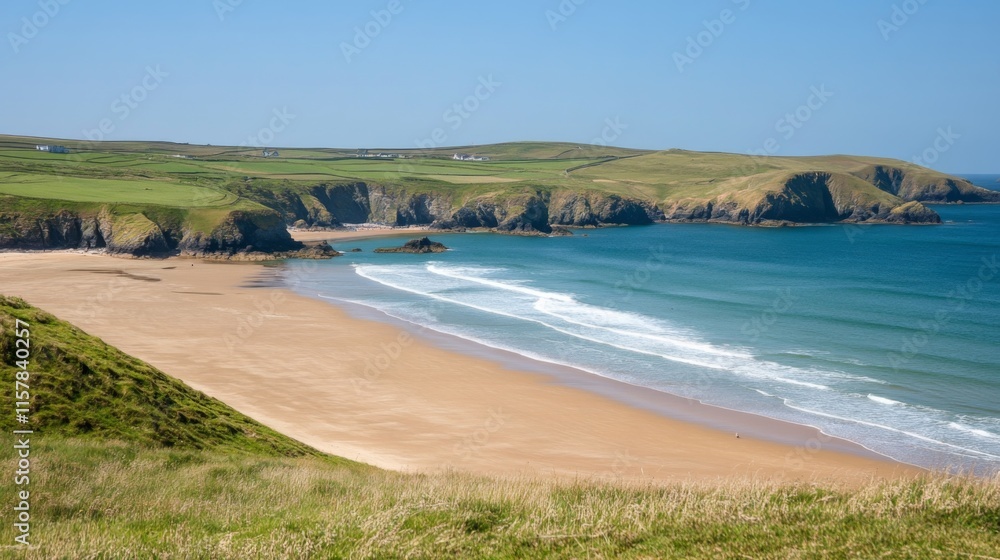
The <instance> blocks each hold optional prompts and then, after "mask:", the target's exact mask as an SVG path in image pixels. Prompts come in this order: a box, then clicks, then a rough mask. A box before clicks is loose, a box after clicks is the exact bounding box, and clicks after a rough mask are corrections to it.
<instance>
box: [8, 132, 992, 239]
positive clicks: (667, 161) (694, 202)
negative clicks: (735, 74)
mask: <svg viewBox="0 0 1000 560" xmlns="http://www.w3.org/2000/svg"><path fill="white" fill-rule="evenodd" d="M36 144H60V145H65V146H66V147H68V148H69V152H70V153H67V154H58V153H50V152H40V151H37V150H35V149H34V147H35V145H36ZM455 152H460V153H467V154H471V155H475V156H477V157H487V158H489V160H488V161H460V160H454V159H452V155H453V154H454V153H455ZM360 155H362V154H361V153H359V152H358V151H357V150H338V149H318V148H316V149H282V150H281V151H280V156H279V157H267V158H265V157H263V154H262V153H261V151H260V150H257V149H252V148H237V147H216V146H191V145H187V144H170V143H164V142H97V143H92V142H79V141H67V140H50V139H37V138H26V137H14V136H0V247H5V248H56V247H75V246H84V247H91V246H106V247H108V248H109V250H112V251H113V252H125V253H133V254H140V253H157V252H160V253H162V252H170V251H178V250H179V251H186V252H193V253H198V252H219V251H228V252H233V251H241V250H247V249H248V248H249V247H253V248H255V249H263V250H272V251H277V250H281V251H284V250H289V249H290V248H292V246H293V245H294V243H292V242H291V240H290V239H289V238H288V237H287V234H286V233H285V232H284V231H283V229H282V228H281V227H279V226H285V225H296V226H299V227H314V226H315V227H335V226H338V225H341V224H344V223H362V222H378V223H382V224H387V225H431V224H434V225H435V226H437V227H442V228H487V229H493V230H496V231H501V232H515V233H536V234H537V233H548V232H549V231H551V228H552V227H554V226H600V225H605V224H646V223H652V222H654V221H659V220H670V221H712V222H725V223H736V224H743V225H761V224H763V225H767V224H779V223H816V222H868V223H880V222H886V223H936V222H937V221H939V218H938V217H937V215H936V214H935V213H934V212H933V210H930V209H929V208H926V207H924V206H923V204H922V203H925V202H926V203H946V202H1000V193H995V192H993V191H988V190H985V189H981V188H978V187H975V186H973V185H972V184H970V183H969V182H968V181H965V180H963V179H960V178H957V177H952V176H949V175H945V174H942V173H938V172H936V171H933V170H930V169H926V168H922V167H919V166H917V165H914V164H911V163H907V162H902V161H897V160H890V159H883V158H871V157H855V156H826V157H752V156H746V155H738V154H723V153H699V152H689V151H683V150H667V151H646V150H629V149H621V148H610V147H601V146H584V145H575V144H566V143H544V142H518V143H507V144H495V145H487V146H466V147H459V148H440V149H433V150H386V151H385V152H384V153H383V152H380V151H378V150H368V152H367V153H366V154H364V155H366V157H359V156H360ZM164 209H168V210H169V211H170V212H172V213H173V214H175V215H177V216H178V218H177V219H175V220H174V221H173V222H170V223H163V222H161V221H159V220H158V219H156V218H155V217H154V216H152V215H151V214H154V213H157V212H160V213H162V212H163V211H164ZM122 214H142V215H143V216H145V217H146V218H148V219H149V221H150V222H151V223H152V224H153V225H155V226H156V227H155V228H151V227H146V228H144V229H142V230H141V231H140V232H139V235H138V237H136V236H135V235H133V236H132V238H131V239H129V240H128V242H121V238H120V237H119V236H118V234H117V233H116V231H115V229H114V228H113V227H111V225H110V224H111V222H110V221H109V220H108V219H101V216H117V215H122ZM247 216H254V219H247V218H246V217H247ZM133 221H134V220H133Z"/></svg>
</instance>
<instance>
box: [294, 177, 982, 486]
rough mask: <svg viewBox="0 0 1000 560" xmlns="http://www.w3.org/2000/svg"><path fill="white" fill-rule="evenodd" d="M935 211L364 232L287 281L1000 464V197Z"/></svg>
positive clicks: (562, 359) (952, 458)
mask: <svg viewBox="0 0 1000 560" xmlns="http://www.w3.org/2000/svg"><path fill="white" fill-rule="evenodd" d="M970 178H971V179H972V180H973V181H974V182H976V183H977V184H979V185H981V186H985V187H988V188H997V183H996V180H997V176H974V177H970ZM934 209H935V210H937V211H938V213H939V214H941V217H942V219H943V220H944V221H945V223H944V224H942V225H940V226H912V227H905V226H856V225H844V226H841V225H837V226H817V227H789V228H741V227H733V226H725V225H714V224H676V225H674V224H668V225H655V226H648V227H631V228H608V229H600V230H579V231H577V232H576V235H575V236H573V237H558V238H523V237H509V236H497V235H490V234H440V235H433V236H432V238H433V239H435V240H439V241H442V242H444V243H445V244H446V245H448V246H449V247H450V248H451V249H452V250H451V251H449V252H447V253H443V254H436V255H408V254H374V253H372V250H373V249H374V248H376V247H381V246H392V245H398V244H400V243H401V242H402V241H403V239H385V238H382V239H372V240H359V241H345V242H338V243H334V247H335V248H338V249H341V250H344V249H349V248H352V247H359V248H361V249H363V252H361V253H347V254H345V256H343V257H340V258H337V259H334V260H332V261H327V262H322V263H319V264H318V265H315V266H314V265H310V268H309V270H306V269H305V266H306V265H305V264H304V263H296V262H293V263H291V264H290V266H289V268H288V269H287V271H286V277H287V278H289V281H288V283H289V286H290V287H292V288H294V289H295V290H297V291H299V292H300V293H302V294H304V295H308V296H311V297H320V298H323V299H326V300H327V301H330V302H331V304H343V303H352V304H357V305H361V306H364V307H366V308H369V309H372V310H375V311H377V312H379V313H382V314H384V316H385V317H387V318H391V319H392V320H397V321H405V322H407V323H410V324H413V325H418V326H420V327H425V328H427V329H430V330H432V331H436V332H440V333H445V334H447V335H451V336H455V337H459V338H462V339H465V340H468V341H470V342H471V343H475V344H482V345H486V346H488V347H491V348H495V349H500V350H504V351H508V352H512V353H515V354H517V355H520V356H524V357H526V358H528V359H533V360H537V361H538V362H539V363H541V364H559V365H565V366H571V367H574V368H578V369H581V370H584V371H586V372H590V373H592V374H596V375H600V376H604V377H608V378H611V379H616V380H620V381H624V382H627V383H630V384H633V385H637V386H640V387H648V388H651V389H656V390H659V391H663V392H667V393H671V394H674V395H679V396H683V397H689V398H694V399H697V400H700V401H702V402H705V403H708V404H713V405H717V406H721V407H725V408H730V409H734V410H739V411H745V412H750V413H754V414H759V415H763V416H767V417H771V418H776V419H780V420H786V421H790V422H794V423H799V424H806V425H810V426H815V427H818V428H820V429H822V430H823V431H824V432H825V433H827V434H830V435H833V436H837V437H841V438H845V439H848V440H850V441H853V442H856V443H858V444H860V445H862V446H864V447H867V448H869V449H871V450H873V451H875V452H878V453H881V454H884V455H887V456H889V457H891V458H893V459H897V460H900V461H904V462H907V463H912V464H916V465H920V466H924V467H931V468H952V469H963V470H974V471H976V472H978V473H982V474H986V473H992V472H997V471H1000V351H998V348H1000V271H998V270H997V265H996V263H997V258H998V256H1000V206H987V205H964V206H935V207H934ZM292 279H294V280H292ZM637 429H641V428H637Z"/></svg>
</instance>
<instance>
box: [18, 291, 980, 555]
mask: <svg viewBox="0 0 1000 560" xmlns="http://www.w3.org/2000/svg"><path fill="white" fill-rule="evenodd" d="M15 319H21V320H22V321H28V322H29V323H30V324H31V341H32V354H33V357H32V360H33V362H32V363H33V375H32V379H33V381H32V383H33V387H32V390H33V393H34V399H35V400H34V406H33V408H34V412H33V418H34V422H35V423H34V424H33V425H32V426H33V428H34V429H35V430H36V434H35V435H34V436H32V438H33V439H32V496H33V500H34V501H33V503H32V519H33V526H32V541H33V542H34V547H33V548H30V549H18V548H13V547H10V548H5V549H0V550H3V552H2V553H0V554H2V555H3V556H5V557H16V558H55V557H109V558H110V557H158V558H275V557H282V558H307V557H329V558H342V557H380V558H403V557H406V558H454V557H461V558H482V557H491V558H536V557H556V558H578V557H623V558H744V557H752V558H790V557H792V558H848V557H861V558H870V557H880V558H914V557H945V558H989V557H994V556H995V553H996V550H998V549H1000V480H992V481H990V480H973V479H965V478H945V477H928V478H925V479H922V480H909V481H907V480H896V481H872V482H870V483H868V484H864V485H862V486H860V487H857V486H838V485H834V484H832V483H826V482H823V481H815V482H813V483H811V484H777V483H768V482H759V481H752V480H737V479H731V480H720V481H719V482H718V483H717V484H711V483H699V484H671V485H666V486H663V485H653V484H642V483H634V482H633V483H625V482H620V481H616V480H577V481H569V482H567V481H554V480H549V481H547V480H537V479H510V478H486V477H477V476H471V475H465V474H461V473H451V474H442V475H430V476H425V475H413V474H404V473H396V472H389V471H382V470H378V469H374V468H371V467H367V466H365V465H360V464H357V463H353V462H350V461H346V460H342V459H338V458H335V457H330V456H326V455H321V454H319V453H317V452H315V451H313V450H311V449H310V448H308V447H306V446H304V445H302V444H299V443H297V442H295V441H293V440H290V439H288V438H285V437H283V436H281V435H280V434H277V433H275V432H273V431H271V430H268V429H267V428H265V427H263V426H261V425H259V424H257V423H256V422H254V421H252V420H250V419H248V418H246V417H244V416H242V415H240V414H239V413H237V412H236V411H233V410H232V409H230V408H228V407H226V406H225V405H224V404H222V403H220V402H218V401H215V400H214V399H210V398H208V397H206V396H204V395H202V394H200V393H197V392H195V391H192V390H191V389H190V388H188V387H187V386H185V385H184V384H182V383H180V382H178V381H176V380H174V379H172V378H170V377H169V376H167V375H165V374H163V373H162V372H159V371H157V370H155V369H154V368H152V367H150V366H148V365H147V364H144V363H142V362H141V361H139V360H136V359H134V358H132V357H130V356H127V355H125V354H123V353H121V352H119V351H118V350H116V349H114V348H112V347H110V346H108V345H106V344H104V343H103V342H101V341H100V340H98V339H95V338H93V337H90V336H88V335H86V334H85V333H83V332H81V331H79V330H78V329H76V328H74V327H72V326H71V325H69V324H67V323H65V322H62V321H60V320H58V319H56V318H55V317H52V316H51V315H49V314H47V313H45V312H44V311H41V310H38V309H36V308H33V307H31V306H29V305H27V304H26V303H24V302H23V301H21V300H18V299H15V298H0V355H2V360H0V382H2V383H4V384H5V385H6V386H8V387H10V386H12V385H13V377H14V371H15V368H14V366H13V363H14V361H15V359H14V357H13V352H12V347H13V343H12V332H13V330H12V324H13V323H14V321H15ZM8 402H9V401H8ZM0 418H2V420H0V427H2V428H3V429H4V430H5V431H6V432H7V433H9V432H10V429H12V428H13V426H14V424H13V419H12V418H10V417H9V415H4V416H3V417H0ZM0 457H2V462H3V463H4V464H7V465H13V464H14V463H13V462H14V450H13V449H12V448H11V446H9V445H8V446H4V447H3V448H2V450H0ZM4 488H5V489H11V487H10V486H5V487H4ZM3 501H4V506H5V507H4V509H5V511H7V512H10V511H12V510H11V506H12V503H11V502H12V501H13V497H12V495H11V494H10V493H8V492H4V496H3ZM0 538H3V539H4V541H5V542H4V545H7V544H8V543H11V542H12V539H13V531H12V528H11V526H10V524H7V523H5V524H3V529H0Z"/></svg>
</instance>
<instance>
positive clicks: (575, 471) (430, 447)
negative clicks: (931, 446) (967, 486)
mask: <svg viewBox="0 0 1000 560" xmlns="http://www.w3.org/2000/svg"><path fill="white" fill-rule="evenodd" d="M310 233H322V234H324V235H329V234H332V233H340V232H310ZM343 233H344V234H345V235H342V236H339V237H337V238H338V239H345V238H350V237H367V236H369V234H371V233H372V232H367V231H365V232H343ZM347 233H350V234H353V235H350V236H349V235H346V234H347ZM410 233H417V232H411V231H405V232H400V231H399V230H395V231H393V232H392V234H394V235H400V234H403V235H406V234H410ZM297 237H300V238H301V236H297ZM325 238H331V239H332V238H333V237H325ZM277 273H278V269H276V268H273V267H264V266H261V265H256V264H222V263H209V262H205V261H202V260H193V259H184V258H171V259H167V260H148V259H140V260H136V259H121V258H113V257H109V256H105V255H99V254H83V253H78V252H52V253H0V293H3V294H4V295H9V296H18V297H22V298H24V299H25V300H27V301H29V302H30V303H32V304H34V305H36V306H39V307H41V308H42V309H45V310H46V311H49V312H51V313H53V314H55V315H57V316H58V317H60V318H61V319H64V320H67V321H70V322H72V323H74V324H75V325H77V326H79V327H80V328H82V329H84V330H85V331H87V332H88V333H90V334H93V335H96V336H98V337H100V338H102V339H104V340H105V341H106V342H108V343H109V344H112V345H115V346H117V347H118V348H120V349H121V350H123V351H125V352H127V353H129V354H132V355H134V356H136V357H138V358H140V359H142V360H145V361H147V362H149V363H150V364H152V365H153V366H155V367H157V368H159V369H161V370H163V371H164V372H166V373H168V374H170V375H172V376H174V377H176V378H178V379H181V380H182V381H184V382H185V383H187V384H188V385H190V386H192V387H194V388H196V389H198V390H201V391H203V392H205V393H207V394H209V395H211V396H213V397H216V398H218V399H220V400H222V401H224V402H226V403H227V404H229V405H231V406H233V407H234V408H236V409H237V410H239V411H241V412H243V413H245V414H247V415H249V416H251V417H253V418H255V419H256V420H258V421H260V422H262V423H264V424H266V425H268V426H271V427H273V428H275V429H277V430H279V431H281V432H283V433H285V434H288V435H290V436H292V437H294V438H296V439H298V440H300V441H303V442H305V443H307V444H309V445H312V446H314V447H316V448H317V449H320V450H322V451H325V452H329V453H332V454H335V455H340V456H343V457H347V458H350V459H354V460H358V461H363V462H365V463H370V464H373V465H376V466H379V467H383V468H389V469H398V470H406V471H419V472H429V471H435V470H438V469H442V468H454V469H457V470H461V471H468V472H474V473H489V474H505V475H512V474H520V475H525V474H526V475H531V476H552V475H557V476H570V477H580V478H587V479H594V478H604V479H616V478H630V479H648V480H653V481H671V480H714V479H717V478H719V477H731V476H755V477H766V478H782V479H795V480H836V481H843V482H848V483H850V482H857V481H862V480H867V479H870V478H871V477H873V476H909V475H913V474H915V473H917V472H919V471H918V470H917V469H914V468H910V467H906V466H903V465H900V464H898V463H893V462H889V461H885V460H880V459H878V458H875V457H871V456H869V457H866V456H863V455H862V454H860V453H850V452H844V451H842V450H843V449H845V448H846V449H849V448H850V447H851V445H850V444H849V443H846V442H835V441H831V440H830V439H829V438H827V437H825V436H823V435H821V434H819V433H818V432H817V431H816V430H813V429H810V428H806V427H801V426H794V425H783V426H782V425H781V423H778V422H773V421H769V420H766V419H763V418H758V417H752V416H749V415H739V414H735V413H732V414H735V416H732V417H730V418H724V417H720V420H719V424H720V425H731V424H733V423H736V425H745V426H746V428H747V429H746V430H741V432H744V433H741V437H740V438H736V437H735V434H734V433H733V432H731V431H724V430H719V429H713V428H710V427H706V426H705V425H702V424H696V423H691V422H686V421H680V420H677V419H673V418H668V417H666V416H664V415H662V414H657V413H654V412H652V411H650V410H649V408H648V407H646V406H644V404H643V403H644V402H652V401H653V400H657V399H660V398H661V397H662V394H658V393H657V394H651V393H654V392H652V391H647V390H641V389H636V388H631V389H623V390H622V391H623V392H622V395H623V397H622V398H611V397H609V396H606V395H602V394H598V393H595V392H593V391H590V390H586V389H585V387H586V385H587V381H586V379H582V380H581V381H580V382H579V383H576V384H574V383H572V382H570V381H567V380H572V379H578V380H579V379H581V378H580V377H579V376H578V375H577V373H574V372H559V371H552V372H551V374H546V373H544V372H540V371H518V370H515V369H512V368H511V367H508V366H509V364H503V363H501V362H499V361H495V360H490V359H487V358H485V357H476V356H470V355H466V354H462V353H456V352H451V351H446V350H443V349H441V348H440V347H439V346H438V345H435V344H432V343H431V342H430V339H428V338H427V337H424V336H422V335H421V334H420V333H415V332H408V331H406V330H402V329H400V328H396V327H394V326H392V325H388V324H385V323H382V322H377V321H369V320H363V319H358V318H356V317H353V316H352V315H351V314H349V313H347V312H345V311H344V310H342V309H339V308H337V307H334V306H332V305H328V304H324V303H322V302H318V301H315V300H313V299H310V298H307V297H303V296H300V295H297V294H295V293H293V292H291V291H289V290H287V289H285V288H281V287H275V285H274V282H273V280H274V278H275V276H276V274H277ZM579 375H586V374H582V373H580V374H579ZM574 376H577V377H574ZM40 398H44V397H43V396H42V397H40ZM682 401H684V400H683V399H676V402H677V403H678V405H677V406H678V407H679V408H683V406H684V405H682V404H680V403H681V402H682ZM657 402H660V401H657ZM661 404H662V403H661ZM698 406H702V407H703V405H698ZM699 410H700V411H701V412H700V413H702V414H703V413H704V410H703V409H699ZM684 414H685V412H684V411H683V410H678V416H683V415H684ZM768 430H781V431H783V433H782V436H781V438H779V439H782V440H783V441H784V442H785V443H778V442H777V441H769V440H766V439H765V438H761V437H756V436H755V435H752V434H757V433H767V432H768ZM859 451H860V450H859Z"/></svg>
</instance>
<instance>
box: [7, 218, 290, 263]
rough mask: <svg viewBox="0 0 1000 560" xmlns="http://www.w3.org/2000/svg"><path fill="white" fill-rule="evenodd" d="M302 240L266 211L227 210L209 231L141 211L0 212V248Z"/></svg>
mask: <svg viewBox="0 0 1000 560" xmlns="http://www.w3.org/2000/svg"><path fill="white" fill-rule="evenodd" d="M301 247H302V245H301V244H300V243H298V242H296V241H294V240H292V238H291V236H290V235H289V234H288V230H287V229H286V228H285V224H284V221H283V220H282V219H281V216H280V215H279V214H278V213H277V212H274V211H271V210H262V211H256V212H252V211H233V212H231V213H230V214H229V215H228V216H227V217H226V218H225V220H224V221H223V223H222V224H221V225H219V226H218V227H216V228H215V229H213V230H212V231H211V232H208V233H205V232H200V231H197V230H194V229H192V228H190V227H187V226H185V225H184V224H183V221H182V220H181V219H179V218H176V217H171V216H162V215H155V214H153V215H152V216H150V215H147V214H146V213H142V212H131V213H115V212H114V211H113V210H112V209H110V208H107V207H105V208H101V209H99V210H98V211H96V212H92V211H73V210H59V211H57V212H49V213H45V212H43V213H39V212H37V211H36V212H30V211H12V212H2V213H0V249H29V250H43V249H105V250H107V251H108V252H109V253H115V254H128V255H133V256H149V255H166V254H170V253H173V252H178V251H180V252H186V253H196V254H200V253H229V254H231V253H235V252H238V251H264V252H277V251H293V250H297V249H300V248H301Z"/></svg>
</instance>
